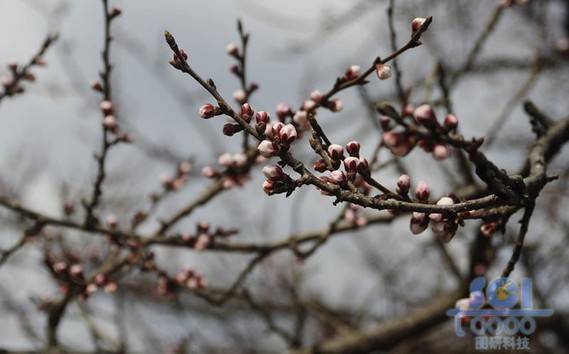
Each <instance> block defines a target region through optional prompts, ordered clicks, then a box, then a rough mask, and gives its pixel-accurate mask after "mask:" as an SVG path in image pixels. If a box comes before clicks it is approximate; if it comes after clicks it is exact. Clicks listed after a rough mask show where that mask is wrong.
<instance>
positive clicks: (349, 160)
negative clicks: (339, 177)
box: [344, 156, 359, 172]
mask: <svg viewBox="0 0 569 354" xmlns="http://www.w3.org/2000/svg"><path fill="white" fill-rule="evenodd" d="M358 162H359V159H358V158H357V157H354V156H349V157H346V158H345V159H344V169H345V170H346V172H356V171H357V169H358Z"/></svg>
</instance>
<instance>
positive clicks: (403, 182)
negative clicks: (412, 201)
mask: <svg viewBox="0 0 569 354" xmlns="http://www.w3.org/2000/svg"><path fill="white" fill-rule="evenodd" d="M409 188H411V177H409V176H407V175H401V176H399V179H398V180H397V193H399V194H403V195H405V194H407V193H408V192H409Z"/></svg>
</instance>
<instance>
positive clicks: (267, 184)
mask: <svg viewBox="0 0 569 354" xmlns="http://www.w3.org/2000/svg"><path fill="white" fill-rule="evenodd" d="M274 188H275V183H274V182H273V181H271V180H265V181H264V182H263V191H264V192H265V193H267V195H271V194H273V190H274Z"/></svg>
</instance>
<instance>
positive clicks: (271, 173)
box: [263, 165, 284, 181]
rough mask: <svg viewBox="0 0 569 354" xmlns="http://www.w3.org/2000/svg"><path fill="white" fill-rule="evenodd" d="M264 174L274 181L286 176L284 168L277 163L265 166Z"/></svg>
mask: <svg viewBox="0 0 569 354" xmlns="http://www.w3.org/2000/svg"><path fill="white" fill-rule="evenodd" d="M263 174H264V175H265V177H267V179H269V180H273V181H277V180H279V179H281V178H282V177H283V176H284V172H283V169H282V168H281V167H280V166H277V165H273V166H265V167H263Z"/></svg>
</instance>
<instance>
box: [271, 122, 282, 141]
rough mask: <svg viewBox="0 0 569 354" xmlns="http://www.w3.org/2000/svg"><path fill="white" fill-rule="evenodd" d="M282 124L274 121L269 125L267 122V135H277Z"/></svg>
mask: <svg viewBox="0 0 569 354" xmlns="http://www.w3.org/2000/svg"><path fill="white" fill-rule="evenodd" d="M284 126H285V125H284V123H283V122H275V123H273V124H272V125H270V126H269V125H268V124H267V129H269V130H270V133H268V134H267V135H268V136H271V137H274V136H279V133H280V131H281V129H282V128H283V127H284Z"/></svg>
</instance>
